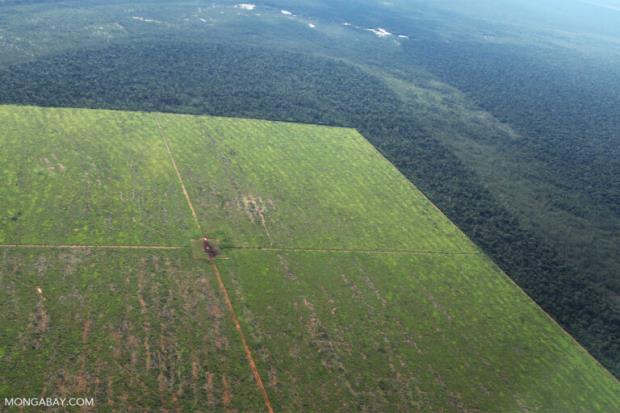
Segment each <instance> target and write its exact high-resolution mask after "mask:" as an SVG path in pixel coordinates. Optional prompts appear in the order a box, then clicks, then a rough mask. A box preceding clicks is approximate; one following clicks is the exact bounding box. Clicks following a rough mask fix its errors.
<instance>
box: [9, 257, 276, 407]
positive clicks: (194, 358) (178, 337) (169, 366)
mask: <svg viewBox="0 0 620 413" xmlns="http://www.w3.org/2000/svg"><path fill="white" fill-rule="evenodd" d="M0 282H1V283H2V287H3V288H2V292H0V326H1V331H2V334H0V346H1V347H4V348H5V349H6V353H5V354H4V356H3V357H2V359H0V370H1V371H2V374H1V375H0V398H1V400H3V401H4V397H36V396H40V397H82V396H84V397H94V398H95V410H96V411H98V412H109V411H129V410H131V409H136V410H147V411H156V410H160V409H170V410H177V409H178V410H179V411H196V410H197V409H209V410H210V411H230V410H226V409H236V410H237V411H253V412H260V411H262V410H261V409H262V408H263V406H264V404H263V400H262V398H261V396H260V393H258V391H257V390H256V386H255V385H254V379H253V377H252V373H251V372H250V370H249V368H248V367H247V362H246V360H245V356H244V354H243V350H242V349H241V346H240V345H239V344H238V343H239V338H238V336H237V332H236V331H235V328H234V326H233V325H232V324H231V323H230V321H229V317H228V314H227V310H226V305H225V303H224V301H223V299H222V297H221V295H220V293H219V289H218V286H217V282H216V280H215V279H214V277H213V275H212V274H211V272H210V271H209V270H208V267H206V266H204V265H201V261H195V260H193V259H192V258H191V256H190V255H189V254H188V253H187V251H182V252H160V251H140V252H138V251H136V252H134V251H131V252H125V251H123V252H121V251H109V250H106V251H102V250H97V249H86V250H70V249H59V250H50V249H34V250H24V249H10V250H7V249H0ZM3 408H4V407H3ZM3 411H4V410H3Z"/></svg>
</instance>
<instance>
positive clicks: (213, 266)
mask: <svg viewBox="0 0 620 413" xmlns="http://www.w3.org/2000/svg"><path fill="white" fill-rule="evenodd" d="M155 121H156V122H157V127H158V129H159V133H160V135H161V137H162V139H163V141H164V144H165V145H166V150H167V151H168V155H169V156H170V161H171V162H172V166H173V167H174V170H175V172H176V174H177V178H178V179H179V184H180V186H181V190H182V191H183V194H184V195H185V199H186V200H187V204H188V206H189V209H190V210H191V211H192V216H193V217H194V222H195V223H196V226H197V227H198V229H199V230H200V232H201V233H202V234H204V232H203V229H202V226H201V225H200V221H199V220H198V215H197V214H196V210H195V209H194V206H193V204H192V200H191V198H190V196H189V193H188V192H187V189H186V188H185V184H184V183H183V177H182V176H181V172H180V171H179V168H178V167H177V163H176V161H175V159H174V155H173V154H172V151H171V150H170V145H169V143H168V139H166V137H165V135H164V133H163V129H162V127H161V124H160V122H159V119H157V118H155ZM205 236H206V234H205ZM209 261H210V263H211V270H212V271H213V274H214V275H215V278H216V279H217V283H218V286H219V288H220V290H221V293H222V296H223V297H224V301H225V302H226V307H227V308H228V312H229V313H230V317H231V319H232V321H233V324H234V325H235V328H236V329H237V332H238V333H239V338H240V339H241V345H242V346H243V350H244V352H245V356H246V358H247V360H248V364H249V365H250V369H251V370H252V374H253V375H254V380H255V381H256V387H258V390H259V391H260V393H261V394H262V396H263V399H264V401H265V407H266V408H267V411H268V412H269V413H274V410H273V407H272V406H271V401H270V400H269V395H268V394H267V390H266V389H265V385H264V384H263V379H262V377H261V375H260V373H259V371H258V368H257V367H256V362H255V361H254V357H253V356H252V351H251V350H250V347H249V345H248V342H247V340H246V338H245V334H244V333H243V330H242V329H241V324H240V323H239V319H238V318H237V314H236V312H235V309H234V307H233V305H232V301H231V300H230V296H229V294H228V290H227V289H226V286H225V285H224V281H223V280H222V275H221V274H220V270H219V268H218V267H217V265H216V264H215V259H214V258H210V259H209Z"/></svg>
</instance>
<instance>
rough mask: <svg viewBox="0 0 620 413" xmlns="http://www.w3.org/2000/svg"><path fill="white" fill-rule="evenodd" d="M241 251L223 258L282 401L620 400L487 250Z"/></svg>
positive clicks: (521, 404) (588, 406) (559, 403)
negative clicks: (457, 252) (444, 252)
mask: <svg viewBox="0 0 620 413" xmlns="http://www.w3.org/2000/svg"><path fill="white" fill-rule="evenodd" d="M230 258H231V259H230V260H228V261H223V262H222V264H221V265H220V266H221V267H222V272H223V274H224V276H225V280H226V283H227V285H229V286H231V288H232V289H233V290H234V292H233V296H234V302H235V307H236V308H237V309H238V310H237V311H238V312H239V313H240V314H241V315H242V319H243V327H244V328H245V329H246V331H247V332H248V336H249V337H251V345H252V347H253V348H255V349H256V350H257V353H258V354H259V355H260V356H259V357H260V365H261V367H262V369H263V371H270V370H269V369H271V371H273V379H272V380H273V382H274V383H277V384H274V386H273V389H272V393H273V401H274V404H275V406H277V410H279V411H303V410H307V409H308V408H309V407H311V406H316V405H317V404H318V405H321V406H322V407H323V411H330V412H336V411H342V412H347V411H356V412H357V411H359V412H384V411H401V412H411V411H441V410H443V409H445V410H444V411H482V412H513V411H514V412H527V411H536V410H538V411H541V412H575V411H581V412H590V411H597V410H599V411H602V412H607V411H614V410H616V409H617V408H618V402H619V400H618V396H617V390H618V384H617V382H616V381H615V380H614V379H613V378H612V377H611V376H608V375H607V374H603V375H601V369H600V367H599V366H598V365H596V364H595V363H593V360H592V359H591V358H590V356H589V355H587V354H586V353H585V352H584V351H583V350H582V349H581V348H578V347H577V346H576V345H575V343H574V341H572V340H571V339H570V337H568V336H567V335H566V334H565V333H564V332H563V331H562V330H561V328H559V327H558V326H557V325H555V324H553V323H552V322H550V320H549V319H548V318H547V317H546V315H544V314H543V313H542V312H541V311H540V310H539V309H538V308H536V307H535V305H534V303H532V301H531V300H530V299H529V298H528V297H527V296H525V294H523V293H521V292H519V291H517V290H516V289H515V286H514V285H513V284H512V283H511V282H510V281H509V279H508V278H506V277H505V276H504V275H503V274H502V273H501V271H500V270H499V269H498V268H497V267H496V266H494V265H493V264H492V263H491V262H489V261H488V260H487V259H486V258H484V257H482V256H477V255H475V256H459V255H415V254H404V255H403V254H361V253H354V254H347V253H322V252H311V253H289V252H282V251H281V252H264V251H252V252H247V251H234V252H232V253H231V254H230ZM292 383H296V384H297V383H298V384H301V388H300V387H298V386H297V385H295V386H291V384H292Z"/></svg>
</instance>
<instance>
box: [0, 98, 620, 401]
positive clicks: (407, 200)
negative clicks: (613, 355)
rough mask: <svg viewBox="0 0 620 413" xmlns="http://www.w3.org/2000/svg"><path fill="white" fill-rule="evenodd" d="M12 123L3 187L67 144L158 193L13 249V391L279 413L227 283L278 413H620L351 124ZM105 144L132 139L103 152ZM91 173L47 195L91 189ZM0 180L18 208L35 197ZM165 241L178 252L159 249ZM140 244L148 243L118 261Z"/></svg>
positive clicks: (8, 232)
mask: <svg viewBox="0 0 620 413" xmlns="http://www.w3.org/2000/svg"><path fill="white" fill-rule="evenodd" d="M0 113H1V114H2V120H3V125H4V127H5V129H3V131H2V132H0V141H2V142H4V141H6V142H13V141H14V140H15V139H16V137H19V136H23V137H24V139H33V140H32V141H26V142H32V143H29V144H28V145H15V144H10V145H6V146H4V145H3V147H6V148H8V150H7V151H6V152H3V153H4V154H5V156H4V157H3V162H8V161H7V159H12V158H15V159H21V160H22V161H21V162H15V163H12V164H8V163H7V166H3V168H2V169H0V170H3V171H5V172H3V173H4V174H8V173H9V172H7V171H10V173H12V174H15V176H16V177H21V176H25V177H30V176H31V175H32V174H31V170H32V169H33V164H36V162H39V161H40V157H41V156H44V155H45V153H47V151H48V150H53V151H54V152H53V153H56V152H55V151H58V152H60V149H62V148H65V149H66V148H69V149H71V148H79V151H80V152H79V153H80V155H81V158H83V159H89V158H92V159H94V160H99V159H101V160H102V161H100V162H91V163H90V164H88V165H86V166H85V167H86V168H87V171H88V172H89V173H90V174H92V176H94V177H98V179H99V180H100V183H99V184H98V185H100V188H110V187H113V188H118V190H122V191H131V190H133V189H136V190H137V187H135V186H136V185H137V186H140V187H141V186H142V185H144V188H147V189H148V188H156V191H155V189H153V191H155V192H153V193H151V192H148V191H146V192H145V193H144V194H143V195H142V197H136V198H135V199H131V198H130V199H129V202H128V203H127V205H126V206H125V208H126V209H118V210H114V214H113V216H114V218H116V219H117V220H118V221H104V222H101V221H98V220H97V217H96V216H93V215H89V213H88V212H89V211H88V208H89V205H90V202H92V200H93V199H97V198H99V197H101V196H102V195H100V194H99V193H98V192H95V191H92V192H83V193H81V194H80V197H77V198H76V201H75V206H74V207H73V208H75V210H74V213H73V214H72V215H59V216H57V217H56V218H55V219H62V220H63V224H64V226H65V227H66V228H73V227H74V226H75V225H76V222H81V220H85V219H87V220H89V222H90V221H92V222H93V225H95V224H97V225H100V226H101V230H100V232H99V233H97V234H94V235H92V236H91V237H85V238H83V239H81V238H71V237H72V236H74V235H72V233H71V232H64V233H63V232H61V233H60V234H59V235H57V236H56V237H52V234H51V233H50V235H49V236H50V237H51V238H50V242H49V244H60V245H64V244H69V243H70V242H69V241H72V242H76V243H81V242H82V241H84V242H87V243H88V244H89V245H90V244H92V245H90V246H88V247H85V248H69V247H65V246H60V247H59V246H56V247H55V246H54V245H50V246H47V247H34V248H33V247H28V246H25V245H23V246H21V247H15V246H0V257H1V259H0V283H1V284H2V285H3V289H2V291H0V327H1V328H2V334H0V349H3V353H4V354H3V355H2V358H1V359H0V370H1V371H3V372H6V374H3V375H2V376H0V399H3V398H4V397H10V396H15V395H17V394H35V395H43V396H59V397H62V396H65V395H75V394H84V395H92V397H95V400H96V410H97V411H102V412H103V411H109V410H110V409H118V410H123V411H124V410H128V409H129V407H132V408H135V409H146V410H156V409H162V408H164V409H171V410H174V409H178V410H180V411H193V410H196V409H200V408H203V409H210V410H213V411H235V410H236V411H263V410H264V408H265V403H264V400H263V398H262V396H261V393H260V391H259V389H258V388H257V386H256V383H255V381H254V377H253V375H252V371H251V369H250V367H249V365H248V361H247V360H246V354H244V353H245V352H244V347H243V345H242V341H241V339H240V336H239V334H238V332H237V331H236V327H235V323H234V317H233V315H232V313H231V312H230V310H229V308H228V306H227V298H226V297H227V295H225V293H226V290H227V294H228V296H229V297H230V299H231V301H232V305H233V308H234V310H235V313H236V316H237V317H238V319H239V321H240V326H241V329H242V331H243V332H244V333H245V337H246V339H247V343H248V345H249V349H251V352H252V354H253V358H254V360H256V363H257V367H258V372H259V373H260V375H261V376H262V379H263V382H264V385H265V388H266V391H267V394H268V395H269V397H270V399H271V402H272V404H273V407H274V409H275V411H300V410H303V411H326V410H328V411H334V412H337V411H343V412H345V411H347V412H348V411H368V412H370V411H403V412H409V411H416V410H419V411H446V412H452V411H454V412H456V411H465V410H466V411H476V410H478V411H488V412H494V411H502V412H525V411H534V410H536V409H538V410H539V411H545V412H546V411H552V412H556V411H557V412H562V413H565V412H584V413H591V412H605V413H606V412H609V411H614V410H617V409H618V408H619V407H620V398H619V397H618V395H619V394H620V392H619V391H618V390H619V384H618V382H617V380H616V379H615V378H614V377H613V376H612V375H610V374H609V373H608V372H607V371H606V370H605V369H604V368H602V367H601V366H600V365H599V364H597V363H596V361H595V360H594V359H593V358H592V357H591V356H590V355H589V354H588V353H587V352H586V351H585V350H584V349H583V348H581V347H580V346H579V345H578V344H577V343H576V342H574V341H573V340H572V339H571V338H570V337H569V336H568V335H567V334H566V333H565V332H564V331H563V330H562V329H561V328H560V327H559V326H558V325H556V324H555V323H554V322H553V321H551V320H550V319H549V318H548V317H547V316H546V315H545V314H544V313H543V312H542V311H541V310H540V309H539V308H538V307H537V306H536V305H535V304H534V303H533V302H532V301H531V300H530V299H529V298H528V297H527V296H526V295H525V294H523V293H522V292H521V291H519V289H518V288H517V287H516V286H515V285H514V284H513V283H512V282H511V281H510V280H509V279H508V278H507V277H506V276H505V275H504V274H503V273H502V272H501V270H500V269H499V268H498V267H497V266H495V265H494V264H493V263H492V262H491V261H490V260H489V259H488V258H486V257H485V256H484V254H482V253H481V252H480V251H478V249H477V248H476V247H475V245H473V244H472V243H471V242H470V241H469V240H468V239H467V238H466V237H465V236H464V235H463V234H462V233H461V232H460V231H459V230H458V229H457V228H456V227H455V226H454V225H453V224H451V223H450V221H449V220H448V219H447V218H446V217H445V216H443V215H442V214H441V212H439V211H438V210H436V209H435V208H434V207H433V205H432V204H431V203H430V201H428V200H427V199H426V198H425V197H424V196H423V195H422V194H421V193H420V192H419V191H418V190H417V189H416V188H415V187H413V186H412V185H411V184H410V183H409V182H408V181H407V180H406V179H405V178H404V177H403V176H402V175H400V174H399V173H398V172H397V171H396V170H395V169H394V168H393V166H392V165H390V164H389V163H388V162H387V161H386V160H385V159H384V158H383V157H382V156H381V155H380V154H379V153H378V152H376V150H375V149H374V148H373V147H372V146H371V145H370V144H369V143H368V142H366V141H365V140H364V139H363V138H362V137H361V136H360V135H359V134H358V133H357V132H355V131H354V130H351V129H343V128H333V127H326V126H312V125H299V124H290V123H281V122H270V121H258V120H247V119H231V118H215V117H206V116H201V117H196V116H188V115H171V114H148V113H139V112H120V111H90V110H83V109H82V110H77V109H41V108H29V107H15V106H4V107H2V108H0ZM43 122H45V124H46V129H45V130H43V129H42V128H40V127H39V125H41V124H42V123H43ZM89 128H90V129H89ZM5 130H6V131H7V132H5ZM91 130H92V131H96V132H97V133H89V131H91ZM20 131H22V132H20ZM35 132H36V133H35ZM78 132H79V133H78ZM99 133H101V134H102V135H103V136H110V135H113V134H114V133H121V134H122V135H121V136H124V137H126V138H125V139H120V138H116V140H114V139H115V138H114V137H110V139H111V142H114V143H115V144H113V145H112V144H110V145H108V146H105V145H107V143H106V144H103V143H101V142H100V136H99ZM104 134H108V135H104ZM34 136H36V137H38V138H37V139H35V138H34ZM168 146H169V147H170V149H171V151H170V152H171V154H172V159H174V160H175V163H174V164H173V162H172V159H171V158H170V156H169V153H168V151H167V147H168ZM33 147H34V149H33ZM37 147H40V148H41V151H42V152H28V151H34V150H35V149H36V148H37ZM121 149H123V150H121ZM67 152H70V150H68V151H67ZM302 155H303V156H302ZM345 155H346V156H345ZM65 156H66V157H65V158H61V155H57V158H58V160H59V161H60V162H61V163H62V161H64V162H66V165H65V164H64V163H63V166H65V168H66V172H69V171H70V168H75V169H78V167H79V166H80V165H81V164H80V163H79V159H80V158H79V157H77V156H69V155H65ZM50 157H51V155H50ZM50 157H48V159H50ZM167 157H168V158H167ZM51 159H54V158H53V157H51ZM111 165H114V167H115V168H117V169H116V170H115V172H114V173H112V172H110V170H109V168H110V167H111ZM125 165H137V166H136V168H137V169H133V168H132V167H130V166H125ZM175 165H176V167H177V168H178V171H179V173H180V176H181V180H179V179H178V177H177V174H176V171H175ZM61 169H62V168H61ZM50 171H51V170H50ZM136 171H137V172H136ZM302 172H303V173H302ZM46 173H47V172H46ZM135 173H143V176H141V177H140V178H139V179H141V180H142V179H144V180H146V181H149V182H147V183H146V185H145V184H144V183H143V182H142V181H135V179H138V178H137V177H135V176H134V174H135ZM89 176H90V175H89ZM130 178H131V179H130ZM16 179H17V178H16ZM24 179H25V178H24ZM41 179H43V178H41ZM50 179H51V178H50ZM75 179H76V180H78V182H76V183H67V184H65V183H63V181H53V180H46V181H43V180H42V181H41V182H40V183H39V184H37V185H40V186H38V187H37V188H42V189H41V190H42V191H45V192H46V193H48V194H53V193H55V192H57V191H68V189H69V188H75V187H77V184H78V183H82V184H84V183H88V182H90V181H88V180H85V179H84V178H82V181H79V179H80V176H79V175H78V176H77V177H76V178H75ZM181 181H182V182H183V184H184V185H183V186H182V185H181ZM2 182H7V181H5V180H2ZM17 182H20V181H19V180H18V181H17ZM35 182H36V181H35ZM167 184H169V185H170V187H171V189H170V191H169V192H165V193H161V191H162V188H159V185H162V186H163V189H166V188H167V186H166V185H167ZM63 185H74V186H73V187H72V186H66V187H65V186H63ZM183 187H185V188H186V190H187V193H188V196H189V200H190V205H191V206H193V207H194V209H195V211H196V215H197V218H198V220H197V222H198V223H199V224H200V226H201V227H202V229H203V230H204V231H205V232H206V233H207V235H209V237H211V238H212V239H216V240H217V241H218V243H219V247H220V248H221V249H222V254H221V255H220V256H219V257H218V258H217V259H216V260H215V261H214V262H213V264H214V266H212V263H210V262H209V261H205V260H202V259H195V258H194V254H197V253H198V254H199V252H198V251H197V249H199V247H200V245H199V243H197V242H196V241H192V240H195V239H196V238H197V235H198V234H199V232H198V231H197V229H196V222H192V221H193V217H192V211H191V210H190V208H189V207H188V203H187V202H185V201H186V200H185V199H184V192H183ZM0 188H2V190H3V191H7V192H6V193H7V194H11V197H8V196H7V199H10V200H11V202H13V203H14V204H15V205H22V204H27V202H26V200H28V199H29V198H28V197H29V196H30V197H32V196H36V195H32V194H29V193H27V192H25V191H22V192H16V191H15V190H13V189H10V186H9V187H8V188H7V186H6V185H2V186H1V187H0ZM9 191H13V192H9ZM157 191H160V192H157ZM110 192H111V191H107V193H108V195H109V193H110ZM67 193H68V192H67ZM156 197H157V198H156ZM108 198H110V197H108ZM155 198H156V201H157V202H155ZM41 199H43V201H41V202H52V201H49V200H48V199H53V198H45V197H44V198H41ZM142 199H146V200H148V202H153V203H154V204H157V205H158V207H157V208H156V209H154V211H155V212H150V214H153V215H150V214H149V211H148V210H145V211H144V214H142V215H135V214H133V211H135V210H140V209H141V207H140V205H141V204H140V203H139V202H138V201H139V200H142ZM151 200H152V201H151ZM132 201H133V202H135V203H132ZM145 202H146V201H145ZM111 205H112V207H115V208H116V207H117V206H118V205H120V204H116V203H112V204H111ZM157 211H171V212H172V215H171V217H172V218H171V221H170V222H176V223H185V224H186V225H185V226H182V225H178V226H177V225H162V226H160V227H157V228H158V229H161V231H162V233H161V234H159V235H152V233H151V232H146V231H144V229H143V226H141V225H139V224H137V223H139V222H147V223H148V222H151V220H154V219H158V215H157ZM27 212H28V214H29V215H28V216H29V220H31V221H32V222H43V223H45V222H46V220H47V219H49V218H48V215H49V214H48V213H46V211H45V209H42V210H37V209H33V210H28V211H27ZM124 214H126V215H124ZM132 214H133V215H132ZM133 218H135V219H133ZM138 218H139V219H138ZM9 221H10V222H7V221H6V220H5V221H3V225H2V226H1V227H0V234H1V235H2V237H4V238H6V239H11V238H9V237H15V236H16V235H13V234H21V233H17V232H15V231H14V229H13V227H11V225H14V221H12V220H9ZM117 222H120V223H123V225H124V228H123V231H119V230H118V228H119V227H118V226H117V225H118V224H117ZM106 225H107V226H106ZM24 228H29V227H28V226H25V227H24ZM125 232H128V233H131V234H133V233H134V232H135V234H136V235H135V238H126V236H125V235H124V234H125ZM24 233H25V234H28V232H27V231H26V230H24ZM63 234H64V235H65V236H66V237H67V240H63V239H61V235H63ZM84 234H88V233H87V232H85V233H84ZM267 234H269V235H267ZM95 235H97V236H95ZM115 235H117V236H118V239H116V240H115V239H114V236H115ZM160 235H161V236H163V237H164V238H163V239H169V242H166V243H164V245H168V246H173V247H178V248H177V249H174V250H162V249H159V248H158V247H157V245H154V244H151V242H152V241H160V239H158V238H155V237H156V236H160ZM201 235H202V234H201ZM168 237H169V238H168ZM12 239H14V242H15V243H24V241H28V240H29V238H27V237H24V238H12ZM141 240H144V242H145V244H146V245H145V249H141V250H130V249H123V248H122V247H116V248H110V246H113V245H115V244H122V243H123V242H126V243H133V245H134V246H138V244H139V242H142V241H141ZM134 242H135V243H134ZM97 245H103V246H104V247H103V248H102V247H97ZM149 245H150V246H149ZM217 267H219V268H220V272H221V277H222V278H221V279H222V280H223V283H224V286H225V288H226V290H222V289H221V288H220V286H219V281H220V272H218V271H216V269H217Z"/></svg>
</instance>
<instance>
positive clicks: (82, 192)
mask: <svg viewBox="0 0 620 413" xmlns="http://www.w3.org/2000/svg"><path fill="white" fill-rule="evenodd" d="M0 124H2V141H1V142H2V150H3V156H2V157H0V181H1V182H2V185H1V186H0V199H2V210H1V211H0V243H3V244H63V243H64V244H82V245H117V244H127V245H132V244H133V245H146V244H149V245H179V244H180V243H183V242H185V241H186V240H187V233H188V231H191V230H192V229H193V228H195V226H193V225H194V224H193V223H192V221H191V216H190V217H188V216H187V214H186V213H185V212H186V209H187V204H186V203H185V199H184V198H183V195H182V194H181V193H179V191H178V183H177V180H176V176H175V175H174V170H173V168H172V166H171V165H170V159H169V156H168V154H167V152H166V149H165V147H164V145H163V142H162V140H161V137H160V136H159V132H158V129H157V126H156V125H155V124H154V122H153V120H152V119H150V118H145V117H141V116H136V115H135V114H131V113H120V112H115V113H114V114H112V113H109V112H93V111H80V110H50V109H46V110H43V109H36V108H28V109H21V110H15V108H12V107H7V106H3V107H0Z"/></svg>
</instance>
